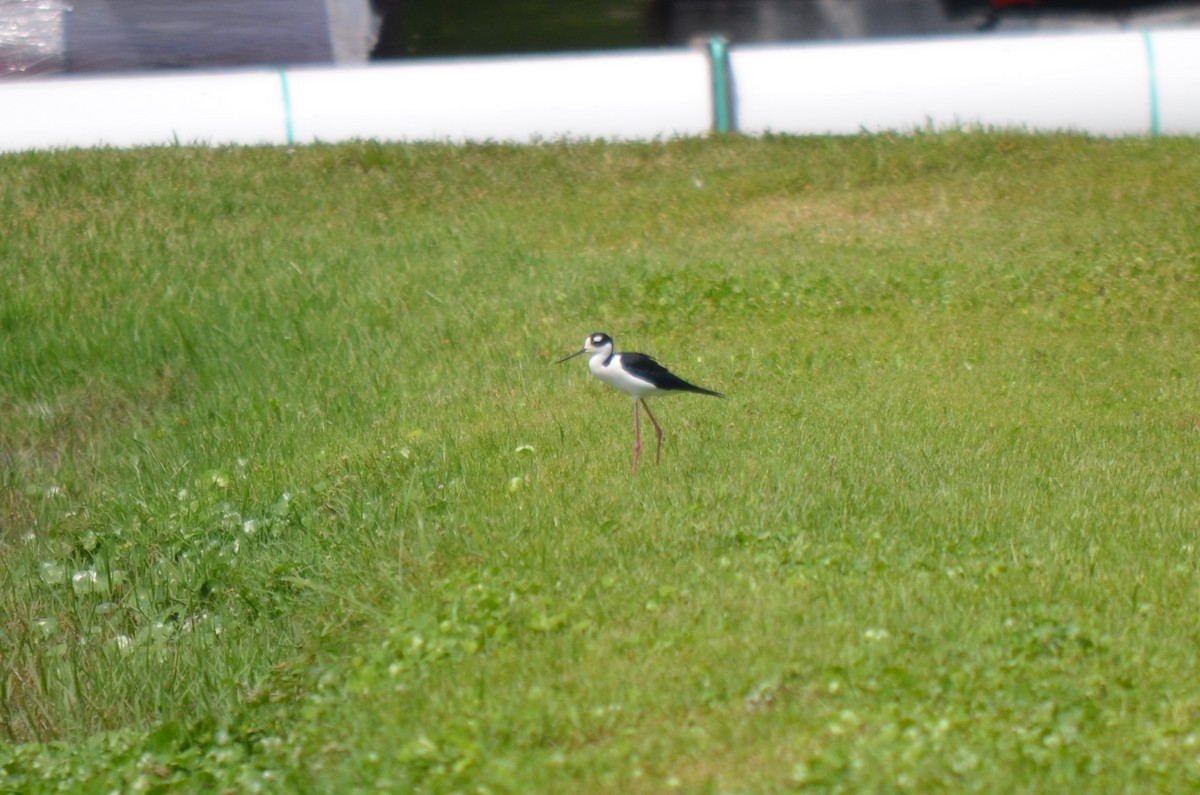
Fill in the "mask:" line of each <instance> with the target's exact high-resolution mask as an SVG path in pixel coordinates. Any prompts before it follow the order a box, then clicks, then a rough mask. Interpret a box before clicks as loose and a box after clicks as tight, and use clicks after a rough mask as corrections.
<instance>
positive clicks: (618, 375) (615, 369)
mask: <svg viewBox="0 0 1200 795" xmlns="http://www.w3.org/2000/svg"><path fill="white" fill-rule="evenodd" d="M605 359H607V360H608V363H607V364H605ZM588 369H590V370H591V371H592V375H594V376H596V377H597V378H599V379H600V380H601V381H603V382H604V383H606V384H608V385H609V386H611V387H615V388H617V389H619V390H621V391H622V392H624V393H625V394H627V395H632V396H633V397H634V398H635V399H636V398H640V397H644V396H646V395H649V394H651V393H653V392H654V391H655V388H654V384H652V383H650V382H649V381H645V380H643V379H641V378H638V377H637V376H634V375H631V374H629V373H627V372H626V371H625V370H623V369H621V354H619V353H617V354H613V355H612V356H611V357H610V356H608V355H607V354H604V353H598V354H596V355H595V356H593V357H592V358H591V359H589V360H588Z"/></svg>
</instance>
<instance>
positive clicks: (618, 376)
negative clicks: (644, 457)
mask: <svg viewBox="0 0 1200 795" xmlns="http://www.w3.org/2000/svg"><path fill="white" fill-rule="evenodd" d="M585 353H590V354H591V358H589V359H588V369H589V370H591V371H592V375H594V376H596V377H597V378H599V379H600V380H601V381H603V382H604V383H606V384H608V385H609V386H613V387H616V388H617V389H619V390H621V391H622V392H624V393H625V394H626V395H630V396H631V397H632V398H633V470H634V471H635V472H636V471H637V465H638V457H639V456H640V455H641V452H642V418H641V412H640V410H639V408H638V407H639V406H645V408H646V415H647V416H648V417H650V422H652V423H654V435H655V438H656V441H657V444H656V446H655V448H654V461H655V463H657V462H658V459H659V457H660V456H661V455H662V437H663V433H662V427H661V426H660V425H659V424H658V420H656V419H654V415H653V414H652V413H650V404H648V403H647V402H646V398H648V397H652V396H654V395H669V394H671V393H672V392H696V393H698V394H701V395H712V396H714V397H725V396H724V395H722V394H721V393H720V392H714V391H712V390H711V389H705V388H704V387H699V386H696V385H695V384H689V383H688V382H687V381H684V380H683V379H682V378H680V377H679V376H677V375H675V374H674V373H672V372H671V371H670V370H668V369H667V368H665V367H663V366H662V365H661V364H659V363H658V362H656V361H654V360H653V359H651V358H650V357H649V356H647V355H646V354H644V353H630V352H628V351H625V352H621V353H618V352H616V351H615V350H613V340H612V337H610V336H608V335H607V334H605V333H603V332H596V333H595V334H590V335H588V338H587V339H585V340H584V341H583V347H582V348H580V349H579V350H577V351H575V353H572V354H571V355H570V356H565V357H563V358H562V359H559V360H558V361H557V362H555V364H562V363H563V362H565V361H567V359H574V358H575V357H576V356H580V355H582V354H585Z"/></svg>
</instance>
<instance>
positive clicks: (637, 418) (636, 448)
mask: <svg viewBox="0 0 1200 795" xmlns="http://www.w3.org/2000/svg"><path fill="white" fill-rule="evenodd" d="M641 453H642V416H641V414H640V413H639V412H638V402H637V401H636V400H635V401H633V471H634V472H637V464H638V456H639V455H641Z"/></svg>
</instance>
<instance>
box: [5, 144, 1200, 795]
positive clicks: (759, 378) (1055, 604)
mask: <svg viewBox="0 0 1200 795" xmlns="http://www.w3.org/2000/svg"><path fill="white" fill-rule="evenodd" d="M1198 185H1200V141H1195V140H1175V139H1159V140H1110V141H1104V140H1089V139H1086V138H1081V137H1069V136H1051V137H1031V136H1022V135H1010V134H998V133H988V134H985V133H946V134H937V135H930V134H918V135H912V136H904V137H888V136H862V137H856V138H846V139H819V138H814V139H787V138H768V139H761V140H740V139H730V140H709V141H698V140H691V141H678V142H670V143H656V144H646V145H611V144H589V145H577V146H568V145H545V146H537V147H527V148H523V147H508V146H473V147H465V148H453V147H449V146H415V145H412V146H382V145H378V144H373V143H362V144H354V145H345V146H316V147H307V148H298V149H296V150H294V151H290V150H284V149H192V148H165V149H156V150H144V151H130V152H118V151H96V152H58V153H52V154H24V155H9V156H4V157H2V158H0V277H2V278H0V556H2V559H3V561H4V565H3V568H2V570H0V655H2V659H3V670H2V672H0V674H2V676H0V689H2V692H0V696H2V698H0V740H2V742H0V791H4V792H8V791H17V792H25V793H39V792H55V791H69V792H96V793H107V792H113V791H123V792H187V791H193V792H205V793H207V792H219V791H237V792H253V791H261V792H312V793H321V792H357V791H364V792H365V791H385V792H408V791H412V792H430V793H452V792H455V793H538V792H541V793H561V792H586V793H621V794H622V795H638V794H640V793H647V794H649V793H663V792H673V791H678V792H684V793H730V794H732V793H781V792H795V791H814V792H919V793H928V792H954V793H958V792H966V791H981V792H989V793H997V792H1053V793H1061V792H1069V791H1072V790H1074V791H1092V792H1115V791H1127V792H1137V791H1145V792H1159V791H1169V790H1174V791H1193V790H1194V789H1195V788H1197V787H1198V786H1200V677H1198V676H1197V675H1196V660H1197V655H1198V652H1200V623H1198V620H1197V614H1198V610H1197V609H1198V607H1200V549H1198V545H1200V540H1198V539H1197V533H1198V531H1200V370H1198V366H1200V321H1198V320H1197V318H1200V191H1198V190H1197V186H1198ZM592 331H607V332H609V333H610V334H612V335H613V336H614V337H615V338H616V340H617V343H618V346H619V347H627V348H629V349H633V350H644V351H647V352H649V353H652V354H654V355H656V356H657V357H658V358H659V359H660V360H661V361H663V362H664V363H666V364H667V365H669V366H670V367H672V369H674V370H675V371H676V372H678V373H679V374H680V375H682V376H684V377H685V378H688V379H691V380H694V381H696V382H698V383H700V384H703V385H705V386H708V387H711V388H713V389H718V390H721V391H723V392H725V393H726V394H727V395H728V399H727V400H724V401H718V400H714V399H711V398H705V397H698V396H683V397H677V398H672V399H671V400H670V401H662V402H659V403H658V404H657V406H656V412H655V413H656V416H657V417H658V419H659V420H660V422H661V423H662V424H663V426H664V428H665V430H666V442H665V448H664V453H663V460H662V462H661V464H659V465H657V466H656V465H655V464H654V462H653V455H652V454H651V455H649V456H647V455H646V454H645V453H643V464H642V467H641V469H640V470H639V471H638V472H637V473H636V474H631V473H630V471H629V464H630V456H631V447H632V434H633V429H632V421H631V408H630V401H629V400H628V399H627V398H626V397H625V396H623V395H621V394H619V393H617V392H615V391H614V390H612V389H610V388H608V387H606V386H604V385H603V384H601V383H599V382H598V381H596V380H595V379H594V378H592V377H591V376H590V374H589V373H588V372H587V368H586V365H585V364H584V363H583V361H582V360H581V359H576V360H573V361H572V362H569V363H567V364H564V365H561V366H558V367H555V366H553V365H552V364H551V363H552V362H553V361H554V360H555V359H557V358H559V357H561V356H564V355H566V354H568V353H571V352H573V351H575V350H577V349H578V348H579V346H580V343H581V342H582V340H583V338H584V336H585V335H586V334H587V333H589V332H592ZM652 444H653V442H652V441H651V445H652Z"/></svg>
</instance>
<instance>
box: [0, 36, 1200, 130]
mask: <svg viewBox="0 0 1200 795" xmlns="http://www.w3.org/2000/svg"><path fill="white" fill-rule="evenodd" d="M707 57H708V53H707V52H706V50H705V49H702V48H696V49H688V50H658V51H634V52H622V53H606V54H591V55H572V56H543V57H519V58H515V57H514V58H487V59H484V58H479V59H453V60H430V61H422V62H408V63H402V64H394V65H371V66H366V67H353V68H347V67H342V68H316V67H313V68H294V69H286V70H247V71H236V72H214V73H176V74H156V75H152V76H136V77H115V76H113V77H102V78H27V79H23V80H10V81H6V82H2V83H0V151H19V150H25V149H47V148H58V147H87V146H117V147H127V146H147V145H169V144H171V143H174V142H178V143H184V144H192V143H203V144H213V145H220V144H291V143H308V142H313V141H326V142H334V141H344V140H350V139H357V138H364V139H365V138H375V139H379V140H449V141H481V140H496V141H515V142H532V141H537V140H553V139H559V138H569V139H586V138H607V139H618V140H646V139H653V138H660V137H673V136H693V135H701V134H703V133H705V132H706V131H707V130H708V129H709V126H710V123H711V120H712V118H713V115H712V114H713V97H712V93H711V92H712V86H713V81H712V74H711V72H710V70H709V65H708V62H707ZM729 66H730V76H731V79H732V82H733V89H734V90H733V97H734V104H735V107H734V113H733V118H734V120H735V121H736V123H737V127H738V129H739V130H740V131H742V132H747V133H751V134H757V133H762V132H766V131H774V132H781V133H796V134H808V133H856V132H858V131H860V130H864V129H865V130H870V131H879V130H901V131H903V130H912V129H919V128H925V127H928V126H933V127H946V126H962V125H985V126H994V127H1004V128H1021V129H1028V130H1046V131H1051V130H1075V131H1079V132H1085V133H1090V134H1096V135H1129V134H1133V135H1146V134H1151V135H1153V134H1158V133H1163V134H1182V135H1197V134H1200V29H1180V30H1170V31H1148V32H1144V31H1131V32H1123V33H1104V34H1069V35H1026V36H970V37H957V38H949V39H925V40H910V41H892V42H884V43H879V42H875V43H853V44H850V43H843V44H832V45H830V44H822V45H795V46H743V47H733V48H731V49H730V51H729Z"/></svg>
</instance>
